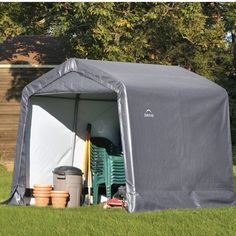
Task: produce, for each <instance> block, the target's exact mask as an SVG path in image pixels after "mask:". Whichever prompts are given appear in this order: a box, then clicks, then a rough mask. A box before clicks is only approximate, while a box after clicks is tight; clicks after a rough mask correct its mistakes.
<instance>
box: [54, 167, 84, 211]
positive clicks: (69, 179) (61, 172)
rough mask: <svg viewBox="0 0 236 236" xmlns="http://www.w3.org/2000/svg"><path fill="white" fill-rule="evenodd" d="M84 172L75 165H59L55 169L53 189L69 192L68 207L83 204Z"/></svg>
mask: <svg viewBox="0 0 236 236" xmlns="http://www.w3.org/2000/svg"><path fill="white" fill-rule="evenodd" d="M82 174H83V173H82V171H81V170H80V169H79V168H76V167H73V166H59V167H57V168H55V169H54V171H53V189H54V190H56V191H57V190H62V191H67V192H68V193H69V201H68V204H67V207H78V206H80V205H81V196H82Z"/></svg>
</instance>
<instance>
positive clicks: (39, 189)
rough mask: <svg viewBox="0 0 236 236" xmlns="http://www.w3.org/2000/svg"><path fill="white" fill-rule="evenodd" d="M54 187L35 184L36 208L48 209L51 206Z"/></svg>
mask: <svg viewBox="0 0 236 236" xmlns="http://www.w3.org/2000/svg"><path fill="white" fill-rule="evenodd" d="M51 191H52V185H50V184H35V185H34V189H33V196H34V197H35V206H36V207H46V206H47V205H48V204H49V199H50V196H51Z"/></svg>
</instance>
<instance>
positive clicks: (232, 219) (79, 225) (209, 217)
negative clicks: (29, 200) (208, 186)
mask: <svg viewBox="0 0 236 236" xmlns="http://www.w3.org/2000/svg"><path fill="white" fill-rule="evenodd" d="M234 174H235V180H236V167H234ZM10 183H11V173H7V172H6V171H5V170H3V168H2V167H0V199H1V198H5V197H6V196H7V195H8V193H5V191H7V192H9V186H10ZM235 187H236V186H235ZM0 235H1V236H2V235H4V236H5V235H44V236H46V235H149V236H152V235H171V236H172V235H176V236H180V235H186V236H191V235H196V236H198V235H203V236H205V235H207V236H211V235H214V236H215V235H219V236H222V235H227V236H228V235H236V208H234V207H230V208H220V209H197V210H196V209H194V210H191V209H181V210H165V211H155V212H145V213H135V214H129V213H127V212H126V211H124V210H115V209H112V210H103V209H102V208H101V207H99V206H90V207H81V208H78V209H63V210H62V209H52V208H35V207H19V206H5V205H3V206H0Z"/></svg>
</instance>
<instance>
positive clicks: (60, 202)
mask: <svg viewBox="0 0 236 236" xmlns="http://www.w3.org/2000/svg"><path fill="white" fill-rule="evenodd" d="M68 197H69V193H68V192H66V191H51V198H52V207H53V208H65V207H66V204H67V200H68Z"/></svg>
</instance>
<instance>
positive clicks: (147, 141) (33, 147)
mask: <svg viewBox="0 0 236 236" xmlns="http://www.w3.org/2000/svg"><path fill="white" fill-rule="evenodd" d="M87 122H90V123H92V125H93V132H94V133H93V134H92V135H94V136H105V137H108V138H110V139H111V140H112V141H113V142H115V143H116V142H118V139H117V137H118V135H119V130H120V133H121V140H122V146H123V152H124V157H125V173H126V189H127V200H128V210H129V212H137V211H144V210H154V209H166V208H196V207H220V206H230V205H234V204H235V195H234V189H233V175H232V157H231V138H230V123H229V109H228V96H227V93H226V91H225V90H224V89H223V88H221V87H220V86H218V85H216V84H215V83H213V82H211V81H209V80H207V79H205V78H203V77H201V76H199V75H197V74H195V73H192V72H190V71H188V70H185V69H183V68H180V67H177V66H161V65H147V64H134V63H120V62H119V63H118V62H107V61H94V60H80V59H70V60H68V61H66V62H65V63H63V64H62V65H59V66H57V67H56V68H55V69H53V70H51V71H49V72H48V73H46V74H45V75H43V76H41V77H40V78H39V79H37V80H35V81H33V82H32V83H30V84H29V85H28V86H26V87H25V89H24V90H23V94H22V103H21V113H20V123H19V131H18V140H17V151H16V160H15V167H14V179H13V185H12V191H11V199H10V204H19V205H22V204H26V203H27V199H26V197H25V191H26V189H28V188H31V187H32V184H33V183H35V182H40V181H41V182H49V181H51V179H52V178H51V177H52V176H51V175H52V173H51V172H52V170H53V169H54V168H55V167H56V166H59V165H73V166H77V167H79V166H80V165H81V161H80V159H81V155H80V154H79V153H82V152H83V146H84V145H83V140H84V135H85V129H86V123H87Z"/></svg>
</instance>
